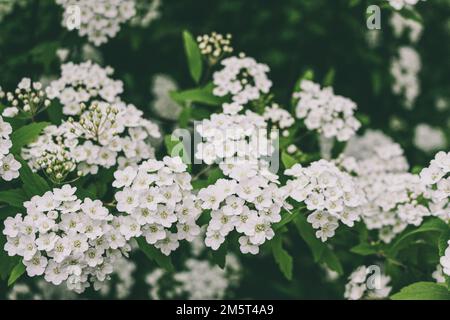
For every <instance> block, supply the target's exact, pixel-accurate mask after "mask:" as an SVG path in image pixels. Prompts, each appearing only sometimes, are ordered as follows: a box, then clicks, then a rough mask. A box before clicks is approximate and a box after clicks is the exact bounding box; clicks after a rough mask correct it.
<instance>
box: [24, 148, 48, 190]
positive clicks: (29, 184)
mask: <svg viewBox="0 0 450 320" xmlns="http://www.w3.org/2000/svg"><path fill="white" fill-rule="evenodd" d="M16 159H17V160H18V161H19V162H20V164H21V165H22V167H21V168H20V170H19V174H20V179H21V180H22V182H23V189H24V190H25V193H26V195H27V196H28V197H29V198H31V197H32V196H35V195H40V196H41V195H43V194H44V193H45V192H47V191H48V190H50V187H49V185H48V183H47V182H46V181H45V179H44V178H42V177H41V176H40V175H38V174H37V173H34V172H33V171H31V169H30V167H29V166H28V164H27V163H26V161H24V160H23V159H22V158H20V157H18V156H16Z"/></svg>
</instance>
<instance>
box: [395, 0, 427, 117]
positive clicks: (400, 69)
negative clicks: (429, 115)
mask: <svg viewBox="0 0 450 320" xmlns="http://www.w3.org/2000/svg"><path fill="white" fill-rule="evenodd" d="M397 1H398V0H397ZM421 68H422V62H421V60H420V56H419V54H418V53H417V51H416V50H415V49H413V48H411V47H406V46H404V47H400V48H399V50H398V57H395V58H394V59H393V60H392V63H391V75H392V77H393V78H394V83H393V86H392V91H393V92H394V93H395V94H397V95H402V96H403V97H404V100H405V102H404V103H405V106H406V107H407V108H408V109H412V108H413V106H414V103H415V101H416V98H417V96H418V95H419V94H420V82H419V78H418V74H419V72H420V69H421Z"/></svg>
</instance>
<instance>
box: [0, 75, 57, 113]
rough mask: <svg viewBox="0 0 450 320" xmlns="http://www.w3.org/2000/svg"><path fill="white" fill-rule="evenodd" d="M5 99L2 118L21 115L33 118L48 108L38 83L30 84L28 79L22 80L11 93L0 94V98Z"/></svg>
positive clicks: (47, 101) (47, 99)
mask: <svg viewBox="0 0 450 320" xmlns="http://www.w3.org/2000/svg"><path fill="white" fill-rule="evenodd" d="M2 97H3V98H6V103H7V105H8V107H7V108H5V109H4V110H3V113H2V115H3V116H4V117H9V118H12V117H15V116H16V115H18V114H19V113H21V114H22V115H23V116H25V117H34V116H35V115H36V114H38V113H40V112H42V111H43V110H45V109H46V108H47V107H49V106H50V103H51V101H50V99H49V98H48V97H47V95H46V93H45V91H44V90H42V84H41V83H40V82H32V81H31V80H30V79H29V78H23V79H22V80H21V81H20V82H19V84H18V85H17V88H16V89H15V90H14V91H13V92H6V93H5V92H2V90H1V88H0V98H2Z"/></svg>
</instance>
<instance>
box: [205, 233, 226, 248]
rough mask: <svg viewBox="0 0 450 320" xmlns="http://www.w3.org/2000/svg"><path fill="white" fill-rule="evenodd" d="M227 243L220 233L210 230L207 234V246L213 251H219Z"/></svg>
mask: <svg viewBox="0 0 450 320" xmlns="http://www.w3.org/2000/svg"><path fill="white" fill-rule="evenodd" d="M224 241H225V237H224V236H222V234H221V232H220V231H217V230H216V231H214V230H208V231H207V232H206V238H205V245H206V246H207V247H210V248H211V249H213V250H218V249H219V247H220V245H221V244H222V243H223V242H224Z"/></svg>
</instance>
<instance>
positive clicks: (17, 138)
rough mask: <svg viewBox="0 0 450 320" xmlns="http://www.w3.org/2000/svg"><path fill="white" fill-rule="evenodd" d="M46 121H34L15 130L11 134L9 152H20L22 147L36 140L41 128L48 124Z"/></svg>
mask: <svg viewBox="0 0 450 320" xmlns="http://www.w3.org/2000/svg"><path fill="white" fill-rule="evenodd" d="M48 125H49V123H48V122H34V123H31V124H29V125H26V126H23V127H22V128H20V129H18V130H15V131H14V132H13V133H12V134H11V141H12V144H13V145H12V147H11V153H20V150H21V149H22V147H24V146H26V145H27V144H29V143H31V142H33V141H34V140H36V138H37V137H38V136H39V134H40V133H41V132H42V130H43V129H44V128H45V127H46V126H48Z"/></svg>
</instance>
